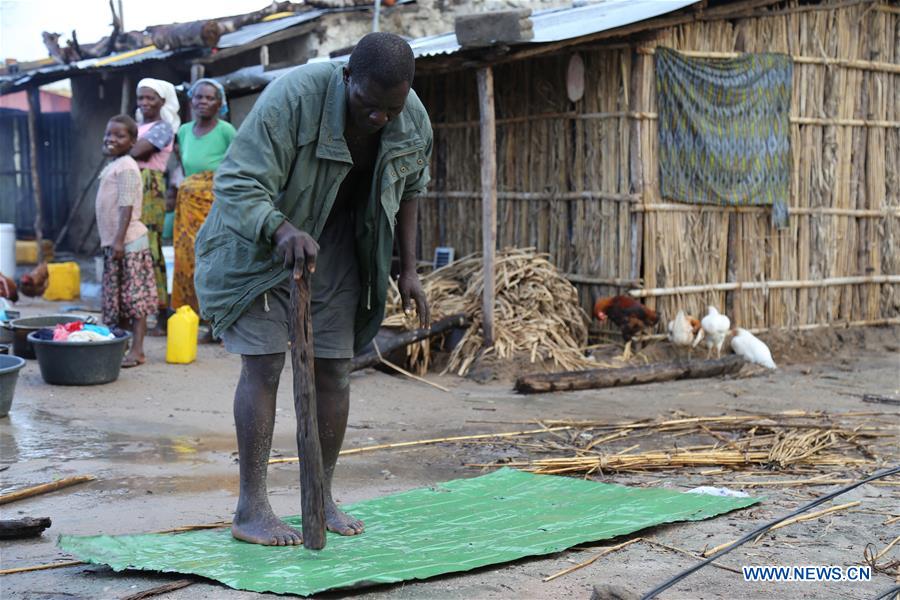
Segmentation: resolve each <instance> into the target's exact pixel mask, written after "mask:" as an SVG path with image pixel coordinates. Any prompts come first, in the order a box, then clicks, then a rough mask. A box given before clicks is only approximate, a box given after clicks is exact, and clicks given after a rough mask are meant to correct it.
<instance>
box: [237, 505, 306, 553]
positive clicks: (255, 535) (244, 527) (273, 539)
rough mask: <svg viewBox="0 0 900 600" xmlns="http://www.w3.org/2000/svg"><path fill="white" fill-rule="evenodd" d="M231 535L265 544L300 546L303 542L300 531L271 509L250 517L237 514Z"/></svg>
mask: <svg viewBox="0 0 900 600" xmlns="http://www.w3.org/2000/svg"><path fill="white" fill-rule="evenodd" d="M231 535H232V536H234V538H235V539H238V540H242V541H244V542H249V543H251V544H261V545H263V546H299V545H301V544H302V543H303V537H302V536H301V535H300V532H299V531H297V530H296V529H294V528H293V527H291V526H289V525H288V524H287V523H285V522H284V521H282V520H281V519H279V518H278V517H276V516H275V514H274V513H272V511H271V509H269V510H268V511H265V512H263V514H261V515H254V516H249V517H247V516H244V517H241V516H238V514H235V515H234V521H232V523H231Z"/></svg>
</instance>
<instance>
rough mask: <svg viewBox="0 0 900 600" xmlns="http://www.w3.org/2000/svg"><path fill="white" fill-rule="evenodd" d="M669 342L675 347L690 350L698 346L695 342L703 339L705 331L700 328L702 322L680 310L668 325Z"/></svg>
mask: <svg viewBox="0 0 900 600" xmlns="http://www.w3.org/2000/svg"><path fill="white" fill-rule="evenodd" d="M668 330H669V336H668V337H669V341H670V342H672V344H673V345H674V346H678V347H681V348H688V354H689V355H690V350H692V349H693V347H694V346H695V345H696V344H695V340H696V339H697V338H698V337H700V338H702V337H703V329H701V327H700V321H698V320H697V319H696V318H694V317H692V316H690V315H685V314H684V311H683V310H679V311H678V314H677V315H675V318H674V319H672V320H671V321H669V323H668Z"/></svg>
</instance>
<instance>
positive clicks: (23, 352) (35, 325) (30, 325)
mask: <svg viewBox="0 0 900 600" xmlns="http://www.w3.org/2000/svg"><path fill="white" fill-rule="evenodd" d="M83 320H84V319H83V318H81V317H75V316H73V315H46V316H43V317H25V318H22V319H13V320H12V321H10V322H9V324H8V325H6V326H5V327H6V328H7V329H10V330H12V332H13V335H14V339H13V354H15V355H16V356H21V357H22V358H34V357H35V354H34V347H33V346H32V345H31V342H30V341H29V340H28V335H29V334H30V333H32V332H34V331H37V330H38V329H45V328H50V329H53V328H54V327H55V326H56V325H58V324H60V323H74V322H75V321H83Z"/></svg>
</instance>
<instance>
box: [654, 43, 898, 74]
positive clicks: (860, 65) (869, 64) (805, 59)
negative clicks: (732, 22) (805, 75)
mask: <svg viewBox="0 0 900 600" xmlns="http://www.w3.org/2000/svg"><path fill="white" fill-rule="evenodd" d="M637 52H638V54H656V49H655V48H648V47H645V46H642V47H639V48H638V49H637ZM678 52H679V54H682V55H684V56H687V57H690V58H712V59H730V58H738V57H740V56H743V55H744V54H745V53H743V52H702V51H698V50H678ZM791 59H792V60H793V61H794V62H795V63H798V64H805V65H837V66H839V67H845V68H848V69H861V70H865V71H879V72H883V73H900V65H895V64H893V63H886V62H876V61H870V60H852V59H846V58H831V57H820V56H800V55H796V54H795V55H791Z"/></svg>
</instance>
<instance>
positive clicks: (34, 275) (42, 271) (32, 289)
mask: <svg viewBox="0 0 900 600" xmlns="http://www.w3.org/2000/svg"><path fill="white" fill-rule="evenodd" d="M49 284H50V273H49V272H48V271H47V263H45V262H42V263H41V264H39V265H38V266H36V267H35V268H34V269H32V270H31V272H30V273H26V274H25V275H22V277H21V278H20V279H19V291H21V292H22V293H23V294H25V295H26V296H29V297H31V298H35V297H37V296H41V295H43V294H44V292H45V291H46V290H47V286H48V285H49Z"/></svg>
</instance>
